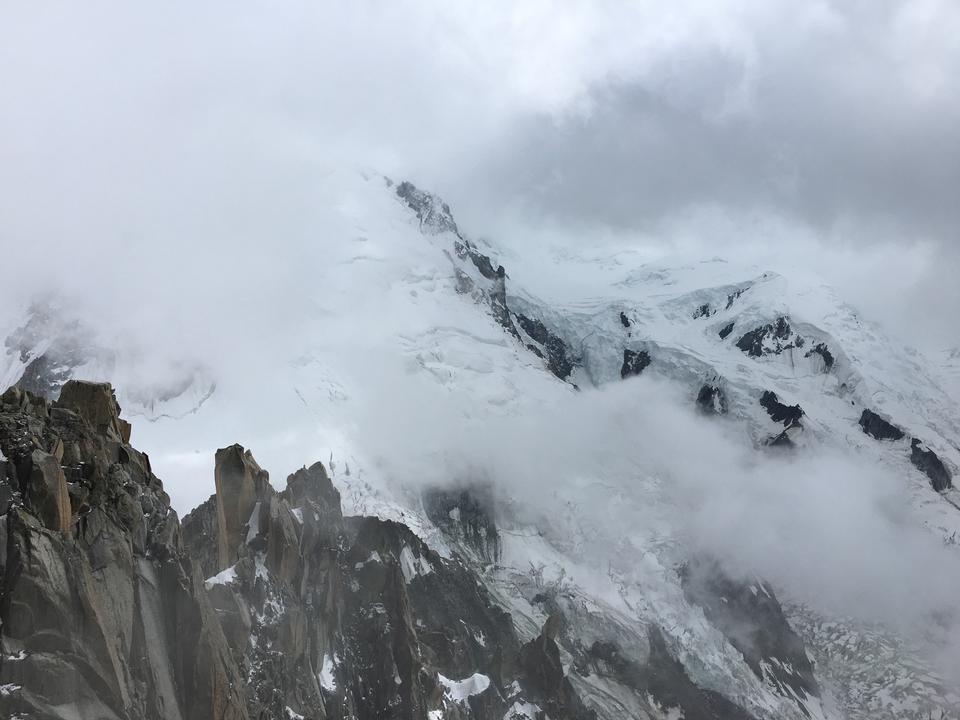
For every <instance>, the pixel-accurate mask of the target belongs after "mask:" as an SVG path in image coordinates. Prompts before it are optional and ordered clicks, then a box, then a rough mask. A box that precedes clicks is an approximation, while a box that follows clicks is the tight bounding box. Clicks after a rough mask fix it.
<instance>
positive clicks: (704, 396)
mask: <svg viewBox="0 0 960 720" xmlns="http://www.w3.org/2000/svg"><path fill="white" fill-rule="evenodd" d="M697 409H698V410H700V412H702V413H705V414H707V415H725V414H726V412H727V397H726V395H725V394H724V392H723V388H722V387H720V386H719V385H713V384H710V383H704V384H703V385H701V386H700V391H699V392H698V393H697Z"/></svg>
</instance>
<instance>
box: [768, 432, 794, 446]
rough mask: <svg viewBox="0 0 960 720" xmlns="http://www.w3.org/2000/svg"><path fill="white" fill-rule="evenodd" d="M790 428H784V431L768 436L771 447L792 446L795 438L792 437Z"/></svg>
mask: <svg viewBox="0 0 960 720" xmlns="http://www.w3.org/2000/svg"><path fill="white" fill-rule="evenodd" d="M790 429H791V428H787V429H786V430H783V431H782V432H779V433H777V434H776V435H773V436H771V437H769V438H767V441H766V444H767V445H769V446H770V447H777V448H792V447H793V440H791V439H790V433H789V430H790Z"/></svg>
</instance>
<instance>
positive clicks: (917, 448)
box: [910, 438, 953, 492]
mask: <svg viewBox="0 0 960 720" xmlns="http://www.w3.org/2000/svg"><path fill="white" fill-rule="evenodd" d="M910 462H912V463H913V464H914V466H915V467H916V468H917V469H918V470H920V471H921V472H923V473H925V474H926V476H927V477H928V478H930V485H931V486H932V487H933V489H934V490H936V491H937V492H943V491H944V490H946V489H948V488H950V487H953V481H952V480H951V477H950V471H949V470H947V468H946V466H945V465H944V464H943V461H942V460H941V459H940V458H939V457H938V456H937V454H936V453H935V452H934V451H933V450H930V449H929V448H927V447H926V446H925V445H924V444H923V443H922V442H921V441H920V440H918V439H917V438H912V439H911V440H910Z"/></svg>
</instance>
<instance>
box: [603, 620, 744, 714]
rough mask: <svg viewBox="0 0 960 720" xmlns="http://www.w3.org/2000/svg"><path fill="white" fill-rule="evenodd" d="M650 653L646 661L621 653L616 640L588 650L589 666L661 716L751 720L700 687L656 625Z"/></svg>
mask: <svg viewBox="0 0 960 720" xmlns="http://www.w3.org/2000/svg"><path fill="white" fill-rule="evenodd" d="M647 642H648V647H649V652H648V655H647V658H646V662H639V661H637V660H634V659H632V658H630V657H628V656H626V655H624V654H623V653H622V652H621V648H620V646H619V645H618V644H617V643H616V642H613V641H607V642H604V641H599V640H598V641H596V642H594V643H593V645H591V647H590V649H589V651H588V657H589V661H590V667H591V670H592V671H593V672H596V673H597V674H599V675H601V676H602V677H610V678H613V679H615V680H616V681H617V682H619V683H621V684H623V685H625V686H627V687H630V688H633V690H634V691H635V692H637V693H638V694H640V695H642V696H645V697H647V698H649V699H650V701H651V704H652V705H653V706H654V708H655V709H656V710H658V711H659V713H660V714H661V716H662V717H682V718H685V719H686V720H752V718H753V716H752V715H750V713H748V712H747V711H746V710H744V709H743V708H741V707H739V706H738V705H736V704H735V703H733V702H731V701H730V700H728V699H727V698H725V697H724V696H722V695H720V694H719V693H716V692H713V691H712V690H704V689H702V688H700V687H698V686H697V685H696V684H695V683H694V682H693V681H692V680H691V679H690V676H689V675H687V672H686V670H685V669H684V667H683V664H682V663H681V662H680V661H679V660H677V659H676V658H674V657H673V656H672V655H671V654H670V651H669V649H668V648H667V645H666V642H665V640H664V637H663V633H662V631H661V630H660V628H658V627H657V626H656V625H651V626H650V627H649V628H648V630H647Z"/></svg>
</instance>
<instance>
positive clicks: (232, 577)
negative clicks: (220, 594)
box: [204, 565, 237, 590]
mask: <svg viewBox="0 0 960 720" xmlns="http://www.w3.org/2000/svg"><path fill="white" fill-rule="evenodd" d="M236 579H237V566H236V565H231V566H230V567H228V568H226V569H225V570H221V571H220V572H218V573H217V574H216V575H214V576H213V577H209V578H207V579H206V580H204V585H206V586H207V589H208V590H209V589H210V588H211V587H213V586H214V585H229V584H230V583H232V582H235V581H236Z"/></svg>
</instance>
